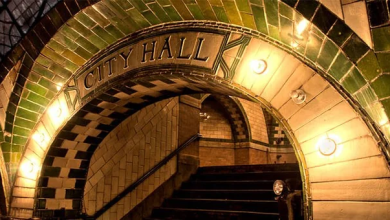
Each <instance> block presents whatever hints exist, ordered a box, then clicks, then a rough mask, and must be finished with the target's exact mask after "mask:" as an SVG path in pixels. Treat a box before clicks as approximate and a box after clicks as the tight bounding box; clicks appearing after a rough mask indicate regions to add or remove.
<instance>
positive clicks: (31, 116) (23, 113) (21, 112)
mask: <svg viewBox="0 0 390 220" xmlns="http://www.w3.org/2000/svg"><path fill="white" fill-rule="evenodd" d="M45 106H46V105H45ZM16 115H17V116H18V117H20V118H24V119H28V120H30V121H34V122H36V121H37V120H38V117H39V115H38V114H37V113H34V112H30V111H27V110H25V109H22V108H18V111H17V112H16Z"/></svg>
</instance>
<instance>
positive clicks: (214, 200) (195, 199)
mask: <svg viewBox="0 0 390 220" xmlns="http://www.w3.org/2000/svg"><path fill="white" fill-rule="evenodd" d="M168 200H185V201H213V202H253V203H256V202H257V203H264V202H273V203H276V202H277V201H276V200H238V199H204V198H168Z"/></svg>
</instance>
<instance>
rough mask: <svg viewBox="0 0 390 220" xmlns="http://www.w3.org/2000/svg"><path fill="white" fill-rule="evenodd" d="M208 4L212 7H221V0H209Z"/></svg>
mask: <svg viewBox="0 0 390 220" xmlns="http://www.w3.org/2000/svg"><path fill="white" fill-rule="evenodd" d="M209 2H210V4H211V5H213V6H223V4H222V0H209Z"/></svg>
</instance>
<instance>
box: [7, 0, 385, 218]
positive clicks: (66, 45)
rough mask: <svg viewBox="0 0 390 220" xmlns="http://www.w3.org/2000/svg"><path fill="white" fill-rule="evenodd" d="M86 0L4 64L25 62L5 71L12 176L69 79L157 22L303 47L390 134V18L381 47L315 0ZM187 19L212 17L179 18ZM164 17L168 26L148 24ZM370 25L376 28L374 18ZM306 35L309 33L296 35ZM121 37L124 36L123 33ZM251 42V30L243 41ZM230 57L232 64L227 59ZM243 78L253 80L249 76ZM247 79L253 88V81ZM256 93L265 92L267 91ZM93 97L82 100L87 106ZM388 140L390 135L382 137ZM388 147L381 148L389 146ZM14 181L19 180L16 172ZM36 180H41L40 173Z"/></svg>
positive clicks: (40, 29) (304, 56) (302, 54)
mask: <svg viewBox="0 0 390 220" xmlns="http://www.w3.org/2000/svg"><path fill="white" fill-rule="evenodd" d="M82 2H85V1H79V2H77V4H76V6H77V7H76V6H74V7H71V6H69V5H68V4H73V3H67V2H65V3H61V4H58V5H57V7H56V8H55V9H53V10H52V11H50V13H49V14H47V15H46V16H44V18H43V19H42V21H41V22H40V23H38V24H37V26H35V27H34V29H32V30H31V31H30V32H29V33H30V34H28V35H27V37H25V38H24V39H23V40H22V42H21V43H20V44H18V46H17V47H15V48H14V49H13V50H12V53H10V54H9V56H8V57H7V58H6V59H4V60H3V61H2V63H1V66H0V69H1V71H0V75H1V77H2V79H7V74H8V73H9V72H10V70H11V69H12V68H13V66H14V64H15V63H16V62H18V61H21V62H22V65H21V68H20V70H19V72H18V74H17V76H16V81H15V82H16V83H14V84H12V86H9V85H7V84H5V83H6V82H7V81H6V80H2V85H1V86H2V87H0V93H1V92H2V93H3V94H10V96H9V97H10V99H9V100H10V103H9V104H8V105H7V106H2V108H3V111H4V112H5V114H4V115H3V116H2V117H0V120H2V124H5V126H4V128H3V131H4V132H7V134H11V135H7V136H5V141H4V142H3V143H2V153H3V157H4V161H5V164H6V167H7V172H8V174H9V176H10V177H11V178H10V179H11V182H12V183H13V180H15V178H14V177H15V174H16V171H17V168H18V166H19V165H20V161H21V158H22V155H23V153H24V152H27V151H28V150H27V151H26V149H28V148H29V147H28V146H27V145H28V144H30V145H31V144H34V143H32V142H33V141H32V136H33V133H34V132H36V131H39V130H40V129H41V127H42V121H43V120H46V119H45V118H44V117H46V116H45V114H43V113H44V112H47V111H48V107H49V106H51V105H53V104H55V103H56V101H57V100H64V99H65V96H64V93H63V92H64V89H65V90H66V89H67V88H68V86H69V85H70V87H72V85H71V83H72V77H73V76H74V75H75V74H77V73H81V72H82V71H84V70H86V69H87V68H88V67H90V65H92V64H93V62H94V61H95V58H94V57H98V55H102V54H105V53H108V52H110V51H109V50H107V49H106V48H110V47H109V46H110V45H114V46H115V45H118V41H119V42H120V43H122V44H126V36H132V37H133V38H134V39H136V38H137V36H140V37H142V36H143V35H147V34H151V33H150V31H156V30H160V31H161V30H163V29H164V30H168V29H167V27H172V28H177V27H180V26H182V27H184V26H186V25H189V24H190V25H191V27H193V26H198V28H201V27H208V28H211V29H215V30H218V29H220V30H225V31H226V30H229V31H232V32H244V33H246V34H247V35H248V36H252V37H258V38H262V39H264V40H265V41H268V42H269V43H271V44H274V45H276V46H277V47H280V48H283V49H284V50H286V51H288V52H289V53H291V54H294V55H295V56H296V57H298V58H299V59H300V60H301V61H303V62H305V63H306V64H307V65H309V66H311V67H312V68H314V69H316V70H317V71H318V72H320V73H322V74H323V76H324V77H325V78H327V79H328V80H329V81H331V82H333V83H334V86H335V87H340V91H344V92H345V94H346V97H347V98H351V100H350V101H351V103H355V104H357V105H356V106H358V107H360V108H361V110H363V112H362V113H364V112H367V113H368V115H369V118H370V119H371V120H372V121H373V122H374V123H373V124H374V125H375V126H373V128H374V129H375V127H378V128H379V129H380V131H381V132H382V133H383V134H384V136H385V137H386V138H387V140H388V139H389V137H390V124H389V121H388V114H389V112H390V110H389V109H390V104H389V103H390V102H389V100H390V99H388V96H389V95H390V90H389V89H388V87H387V86H386V85H387V84H388V82H387V81H388V80H389V79H388V77H387V74H385V73H386V72H388V71H389V70H390V68H389V66H388V64H387V59H388V57H389V54H388V53H386V50H387V47H386V45H387V44H386V39H385V38H383V37H382V36H383V33H384V32H385V31H386V27H383V26H381V27H380V28H381V29H380V30H379V29H378V30H377V29H376V27H377V26H375V29H372V33H373V36H374V45H375V46H374V49H375V50H372V49H370V47H368V46H367V45H366V44H365V43H364V42H363V41H362V40H361V39H360V38H359V37H358V35H357V34H355V33H354V32H353V31H351V29H350V28H349V27H348V26H347V25H346V24H345V23H344V22H343V21H342V20H341V19H339V18H337V17H336V16H334V15H333V14H332V12H330V11H329V10H328V9H327V8H326V7H324V6H323V5H322V4H320V3H319V2H316V1H312V2H308V1H264V2H263V1H255V0H253V1H237V2H235V1H219V0H213V1H209V2H207V1H199V2H195V1H185V2H183V1H168V0H161V1H150V2H148V3H144V2H142V1H104V2H97V3H95V4H94V5H93V6H91V7H86V6H87V5H81V3H82ZM84 7H86V8H85V9H83V10H81V9H82V8H84ZM79 10H81V11H79ZM305 19H307V20H308V21H309V22H308V23H306V25H305V28H304V30H297V28H299V24H300V22H301V21H302V20H305ZM182 20H199V21H203V22H201V23H197V22H193V24H191V23H185V22H184V23H180V22H179V21H182ZM205 20H208V21H205ZM370 21H372V19H371V20H370ZM161 23H164V24H166V25H162V26H157V27H156V28H151V29H147V27H150V26H152V25H158V24H161ZM170 23H171V25H168V24H170ZM229 23H230V24H232V25H228V24H229ZM371 27H374V26H373V24H372V22H371ZM159 28H160V29H159ZM137 31H138V32H137ZM38 33H39V34H38ZM132 33H136V34H133V35H131V34H132ZM374 33H375V34H374ZM294 36H295V37H294ZM384 36H385V35H384ZM297 37H298V38H297ZM300 37H302V38H303V40H302V41H300V40H298V41H297V40H296V39H300ZM122 38H125V40H122V41H120V40H121V39H122ZM127 39H129V38H127ZM130 40H131V39H130ZM245 41H246V39H245V38H242V41H240V42H238V44H244V43H245ZM226 46H227V47H226V48H225V49H229V48H228V47H229V45H226ZM231 46H232V47H234V46H235V45H231ZM264 47H267V45H264ZM111 48H113V47H111ZM379 51H380V53H377V52H379ZM227 52H228V50H227ZM236 58H237V57H236ZM238 58H240V57H238ZM222 59H223V60H224V62H225V63H228V64H229V65H230V64H231V63H229V59H228V58H226V57H224V58H222ZM232 62H233V63H234V60H233V61H232ZM228 64H226V65H225V69H223V68H220V69H219V71H220V72H217V75H218V76H222V77H225V78H229V77H230V76H233V74H234V73H233V72H234V71H232V66H229V65H228ZM226 66H228V67H230V69H229V68H228V69H226ZM236 67H237V66H236ZM215 70H217V69H215ZM237 70H239V69H237ZM221 71H222V72H221ZM235 80H237V81H240V82H242V83H245V79H244V78H243V79H235ZM69 83H70V84H69ZM241 86H243V87H246V88H248V85H244V84H241ZM252 92H253V93H254V96H256V95H260V94H261V92H262V91H252ZM271 96H272V95H270V97H271ZM259 98H260V97H259ZM261 98H263V97H261ZM88 101H89V100H83V101H82V102H80V103H78V104H79V105H80V106H83V105H84V104H86V103H87V102H88ZM80 106H76V108H77V107H80ZM363 117H365V116H363ZM64 120H65V121H66V120H67V119H64ZM58 126H59V125H58ZM52 132H54V131H52ZM54 134H55V132H54V133H52V134H51V135H54ZM53 137H54V136H53ZM379 137H380V135H379ZM29 140H30V141H29ZM48 142H49V141H48ZM386 143H387V142H386V141H382V144H384V145H386ZM386 147H387V145H386V146H384V147H383V148H382V150H384V151H385V152H386V151H387V150H388V149H387V148H386ZM43 154H45V150H44V151H43ZM15 184H16V185H17V184H18V182H17V180H16V182H15ZM33 185H34V186H35V182H34V181H32V182H31V186H33ZM28 215H29V214H27V216H28Z"/></svg>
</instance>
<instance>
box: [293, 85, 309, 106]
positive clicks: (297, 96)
mask: <svg viewBox="0 0 390 220" xmlns="http://www.w3.org/2000/svg"><path fill="white" fill-rule="evenodd" d="M290 97H291V99H292V100H293V102H294V103H295V104H298V105H300V104H302V103H303V102H304V101H305V100H306V92H305V91H303V90H302V89H297V90H294V91H292V92H291V94H290Z"/></svg>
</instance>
